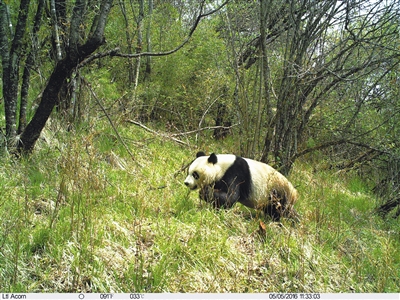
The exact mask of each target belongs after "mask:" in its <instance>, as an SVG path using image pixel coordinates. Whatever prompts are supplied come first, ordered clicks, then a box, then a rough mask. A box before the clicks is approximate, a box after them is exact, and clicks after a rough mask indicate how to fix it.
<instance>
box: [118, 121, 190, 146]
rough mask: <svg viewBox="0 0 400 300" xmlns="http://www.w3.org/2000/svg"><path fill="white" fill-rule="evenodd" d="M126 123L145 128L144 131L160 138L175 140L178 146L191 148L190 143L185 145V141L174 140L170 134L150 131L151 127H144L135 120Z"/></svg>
mask: <svg viewBox="0 0 400 300" xmlns="http://www.w3.org/2000/svg"><path fill="white" fill-rule="evenodd" d="M126 122H128V123H131V124H134V125H136V126H139V127H141V128H143V129H144V130H146V131H148V132H151V133H152V134H155V135H158V136H161V137H164V138H167V139H171V140H173V141H174V142H176V143H178V144H181V145H185V146H190V145H189V144H188V143H185V142H183V141H181V140H178V139H177V138H174V137H173V136H171V135H169V134H166V133H161V132H157V131H155V130H153V129H150V128H149V127H146V126H145V125H143V124H142V123H140V122H137V121H134V120H129V119H128V120H126Z"/></svg>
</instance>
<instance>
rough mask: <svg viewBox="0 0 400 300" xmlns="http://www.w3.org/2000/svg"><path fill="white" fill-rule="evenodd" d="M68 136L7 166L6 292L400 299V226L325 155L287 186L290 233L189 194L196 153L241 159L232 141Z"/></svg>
mask: <svg viewBox="0 0 400 300" xmlns="http://www.w3.org/2000/svg"><path fill="white" fill-rule="evenodd" d="M60 128H61V125H60V124H57V122H52V123H50V124H49V125H48V128H47V129H46V130H45V131H44V133H43V137H42V138H41V140H40V141H39V143H38V145H37V147H36V148H35V151H34V153H33V154H31V156H29V157H25V158H19V159H17V158H15V157H13V156H11V155H9V154H6V153H2V155H1V157H0V160H1V164H0V185H1V191H0V218H1V223H0V226H1V228H0V288H1V291H2V292H98V293H103V292H191V293H193V292H196V293H198V292H200V293H202V292H239V293H241V292H251V293H256V292H399V291H400V283H399V278H400V254H399V251H398V249H400V233H399V232H400V223H399V220H395V219H382V218H380V217H379V216H377V214H376V213H375V211H374V210H375V208H376V207H377V205H378V202H377V199H376V197H375V196H374V195H373V194H372V193H371V192H370V186H369V184H368V183H366V182H365V180H362V179H361V178H359V177H358V176H357V174H356V173H355V172H354V173H352V172H347V173H340V172H338V171H337V170H333V169H328V168H325V167H324V165H326V164H325V163H324V160H325V159H326V158H324V157H323V155H322V154H318V153H313V154H311V155H310V156H309V157H307V158H303V159H299V160H297V161H296V164H295V166H294V168H293V170H292V172H291V173H290V175H289V179H290V180H291V181H292V182H293V184H294V185H295V186H296V188H297V189H298V191H299V194H300V198H299V201H298V202H297V204H296V210H297V211H298V213H299V214H300V216H301V220H300V222H299V223H297V224H295V225H293V224H292V223H291V222H290V221H288V220H283V221H282V223H274V222H270V221H269V220H267V219H265V217H264V216H263V215H261V214H259V213H258V212H256V211H254V210H251V209H248V208H246V207H244V206H242V205H241V204H237V205H236V206H235V207H234V208H233V209H231V210H226V211H224V210H223V211H215V210H213V209H212V208H210V207H209V206H208V205H207V204H206V203H204V202H200V200H199V199H198V195H197V193H196V192H189V191H188V189H187V188H186V187H185V186H184V185H183V180H184V178H185V176H186V170H185V169H184V167H185V166H187V164H188V163H190V161H191V160H192V159H193V157H194V155H195V153H196V151H197V150H205V151H207V152H217V153H235V149H237V148H236V146H237V145H236V143H235V140H234V138H231V137H228V138H227V139H225V140H224V141H222V142H215V141H213V140H211V138H207V137H206V134H204V136H203V139H202V140H201V141H200V142H197V143H196V142H195V141H194V139H193V140H192V139H191V138H188V140H187V141H188V143H190V144H191V146H190V147H188V146H183V145H180V144H178V143H176V142H174V141H172V140H170V139H168V138H166V137H165V136H164V137H160V136H156V135H154V134H152V133H149V132H146V131H145V130H144V129H143V128H140V127H138V126H135V125H133V124H129V123H122V124H119V125H118V126H117V127H116V128H117V129H118V132H119V137H118V136H117V135H116V134H115V131H113V130H112V128H110V126H104V124H101V122H100V121H99V122H98V123H97V124H96V125H92V126H88V125H87V127H85V128H83V129H79V130H72V131H70V132H65V131H63V130H61V129H60ZM120 137H121V138H122V139H123V141H124V143H123V144H122V143H121V142H120V139H119V138H120ZM125 146H127V147H129V150H130V152H131V154H132V156H131V154H130V153H129V152H128V151H127V149H126V148H125ZM263 225H265V226H263Z"/></svg>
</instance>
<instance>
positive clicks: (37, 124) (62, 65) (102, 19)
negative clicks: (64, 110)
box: [18, 0, 112, 152]
mask: <svg viewBox="0 0 400 300" xmlns="http://www.w3.org/2000/svg"><path fill="white" fill-rule="evenodd" d="M80 2H82V1H76V4H75V7H74V12H73V16H72V20H71V32H70V45H69V48H68V49H67V50H66V57H65V58H64V59H62V60H60V61H59V62H58V63H57V65H56V67H55V69H54V71H53V73H52V74H51V76H50V79H49V81H48V84H47V86H46V88H45V90H44V91H43V95H42V99H41V102H40V104H39V107H38V109H37V110H36V113H35V115H34V116H33V118H32V120H31V122H30V123H29V124H28V125H27V127H26V129H25V130H24V132H23V133H22V134H21V136H20V140H19V143H18V151H19V152H30V151H32V150H33V148H34V146H35V143H36V141H37V140H38V138H39V136H40V133H41V131H42V130H43V128H44V126H45V125H46V122H47V120H48V118H49V117H50V114H51V112H52V111H53V108H54V106H55V105H56V103H57V99H58V94H59V92H60V88H61V86H62V84H63V82H64V80H65V79H66V78H68V77H69V76H70V75H71V73H72V71H73V70H74V69H75V68H76V67H77V66H78V65H79V63H80V62H82V61H83V60H84V59H85V58H87V57H88V56H89V55H90V54H92V53H93V52H94V51H95V50H96V49H97V48H98V47H100V46H101V45H102V44H103V43H104V37H103V34H104V28H105V25H106V21H107V17H108V14H109V12H110V9H111V5H112V0H103V1H102V3H101V9H100V13H99V17H98V18H94V20H95V21H94V22H97V24H96V26H95V28H96V29H95V31H94V32H93V35H92V36H91V37H90V38H89V39H88V40H87V41H86V43H85V44H84V45H79V44H78V42H77V41H78V38H79V36H78V29H79V26H80V24H81V21H82V16H83V14H84V11H83V9H82V3H80ZM75 30H76V31H75Z"/></svg>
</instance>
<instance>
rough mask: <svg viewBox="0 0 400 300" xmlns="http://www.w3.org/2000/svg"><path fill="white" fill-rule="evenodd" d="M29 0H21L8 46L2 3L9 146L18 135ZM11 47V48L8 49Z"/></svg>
mask: <svg viewBox="0 0 400 300" xmlns="http://www.w3.org/2000/svg"><path fill="white" fill-rule="evenodd" d="M29 2H30V1H29V0H21V3H20V8H19V14H18V21H17V26H16V29H15V34H14V36H13V37H12V42H11V47H10V48H9V47H8V39H7V37H8V32H7V29H6V28H7V27H8V25H9V24H8V22H7V20H8V18H9V16H8V14H7V7H6V4H5V3H3V2H1V3H0V28H1V29H0V36H1V37H0V49H1V50H0V51H1V56H2V64H3V84H4V85H3V87H6V88H3V97H4V109H5V116H6V139H7V144H8V146H12V145H14V142H15V138H16V136H17V99H18V83H19V64H20V57H21V52H22V46H23V39H24V36H25V31H26V21H27V18H28V10H29ZM8 49H9V50H8Z"/></svg>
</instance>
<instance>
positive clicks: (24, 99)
mask: <svg viewBox="0 0 400 300" xmlns="http://www.w3.org/2000/svg"><path fill="white" fill-rule="evenodd" d="M44 4H45V3H44V0H39V1H38V7H37V10H36V16H35V21H34V25H33V29H32V45H31V49H30V51H29V54H28V57H27V58H26V61H25V67H24V73H23V75H22V84H21V103H20V109H19V124H18V134H20V133H22V132H23V131H24V130H25V127H26V106H27V104H28V91H29V86H30V76H31V68H32V67H33V65H34V56H35V54H36V53H37V49H38V46H39V45H38V41H37V32H38V31H39V29H40V24H41V21H42V15H43V10H44Z"/></svg>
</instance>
